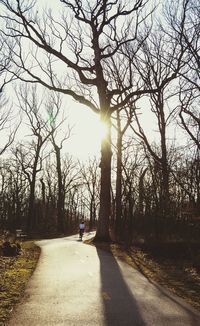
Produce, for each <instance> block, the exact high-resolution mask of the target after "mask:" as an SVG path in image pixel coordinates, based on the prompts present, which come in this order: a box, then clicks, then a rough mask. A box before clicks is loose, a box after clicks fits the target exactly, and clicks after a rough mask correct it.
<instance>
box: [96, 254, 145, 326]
mask: <svg viewBox="0 0 200 326" xmlns="http://www.w3.org/2000/svg"><path fill="white" fill-rule="evenodd" d="M96 250H97V254H98V257H99V260H100V277H101V291H102V301H103V307H104V315H105V322H106V324H105V325H106V326H111V325H115V326H122V325H124V326H129V325H130V326H133V325H134V326H143V325H145V322H144V321H143V319H142V317H141V315H140V312H139V308H138V306H137V303H136V300H135V299H134V297H133V295H132V293H131V292H130V291H129V289H128V287H127V285H126V283H125V281H124V279H123V276H122V274H121V271H120V268H119V266H118V264H117V262H116V260H115V258H114V257H113V255H112V254H111V253H108V252H105V251H103V250H101V249H98V248H96Z"/></svg>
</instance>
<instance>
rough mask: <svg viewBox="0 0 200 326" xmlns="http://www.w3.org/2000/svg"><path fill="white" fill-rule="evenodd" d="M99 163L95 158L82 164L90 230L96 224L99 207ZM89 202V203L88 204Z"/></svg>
mask: <svg viewBox="0 0 200 326" xmlns="http://www.w3.org/2000/svg"><path fill="white" fill-rule="evenodd" d="M98 170H99V164H98V162H97V160H96V159H95V158H94V159H93V160H89V162H88V164H87V165H86V164H84V165H83V164H82V165H81V170H80V172H81V174H82V177H83V185H84V186H85V187H84V188H86V191H87V193H86V194H85V193H84V203H85V205H86V206H87V207H88V209H89V230H92V228H93V227H94V226H95V225H96V219H97V207H98V204H99V173H98ZM87 202H88V205H87V204H86V203H87Z"/></svg>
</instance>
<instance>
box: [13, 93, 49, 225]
mask: <svg viewBox="0 0 200 326" xmlns="http://www.w3.org/2000/svg"><path fill="white" fill-rule="evenodd" d="M29 91H30V92H29ZM18 100H19V106H20V108H21V110H22V111H23V112H24V113H25V115H26V117H27V118H28V124H29V128H30V129H31V131H32V134H31V136H34V137H35V140H34V139H33V140H32V141H31V142H28V143H25V142H23V143H21V144H19V145H18V146H17V147H16V149H15V150H14V152H15V155H16V157H17V159H18V161H19V163H20V164H21V168H22V170H23V172H24V174H25V175H26V177H27V179H28V182H29V187H30V196H29V211H28V220H27V231H28V232H29V231H31V228H33V226H34V202H35V185H36V176H37V174H38V172H40V171H41V169H42V160H43V154H42V153H41V150H42V148H43V146H44V144H45V143H46V142H47V140H48V139H49V137H50V135H51V131H48V128H47V124H48V121H47V120H46V119H44V118H43V117H42V115H41V113H40V111H41V107H42V105H43V103H42V101H40V100H39V99H38V95H37V88H36V87H33V88H32V89H31V90H30V88H28V87H25V88H21V90H20V91H19V95H18Z"/></svg>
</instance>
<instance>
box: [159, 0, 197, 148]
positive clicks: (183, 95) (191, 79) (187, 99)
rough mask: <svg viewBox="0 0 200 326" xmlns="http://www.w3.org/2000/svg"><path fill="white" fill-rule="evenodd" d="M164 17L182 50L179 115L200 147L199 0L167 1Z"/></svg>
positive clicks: (174, 40) (172, 35) (183, 124)
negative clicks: (199, 107) (173, 2)
mask: <svg viewBox="0 0 200 326" xmlns="http://www.w3.org/2000/svg"><path fill="white" fill-rule="evenodd" d="M165 17H166V19H167V22H168V30H169V33H170V34H171V37H172V38H173V42H175V43H179V44H180V46H181V48H182V49H183V52H184V55H183V57H182V63H183V65H182V69H181V70H180V71H179V76H180V82H179V84H180V89H179V100H180V105H179V117H180V121H181V124H182V126H183V128H184V129H185V130H186V132H187V133H188V135H189V137H190V138H191V139H192V141H193V142H194V143H195V144H196V146H197V147H198V149H199V148H200V115H199V110H198V109H197V107H198V106H199V92H200V54H199V30H200V6H199V1H198V0H179V1H177V2H176V4H173V6H171V2H170V3H167V4H166V10H165Z"/></svg>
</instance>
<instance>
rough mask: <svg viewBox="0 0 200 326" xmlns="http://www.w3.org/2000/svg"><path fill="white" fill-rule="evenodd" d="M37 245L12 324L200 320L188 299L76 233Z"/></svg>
mask: <svg viewBox="0 0 200 326" xmlns="http://www.w3.org/2000/svg"><path fill="white" fill-rule="evenodd" d="M89 236H91V235H87V237H89ZM37 244H38V245H39V246H40V247H41V248H42V252H41V256H40V259H39V262H38V265H37V268H36V270H35V272H34V274H33V276H32V278H31V279H30V282H29V284H28V286H27V289H26V291H25V296H24V299H23V301H22V302H21V303H20V304H19V305H18V306H17V308H16V309H15V311H14V312H13V314H12V318H11V320H10V322H9V323H8V325H9V326H50V325H51V326H52V325H59V326H61V325H62V326H72V325H73V326H139V325H141V326H142V325H147V326H153V325H156V326H165V325H166V326H177V325H179V326H190V325H194V326H198V325H200V313H198V312H197V311H195V310H193V309H192V308H191V307H190V306H189V305H187V304H186V303H185V302H184V301H182V300H181V299H179V298H178V297H176V296H173V295H171V294H170V293H169V292H168V291H166V290H164V289H163V288H161V287H158V286H155V285H153V284H152V283H150V282H149V281H148V280H147V279H146V278H145V277H143V276H142V275H141V274H140V273H139V272H138V271H136V270H134V269H133V268H131V267H130V266H128V265H127V264H125V263H122V262H120V261H118V260H116V259H115V258H114V257H113V256H112V255H111V254H109V253H107V252H104V251H102V250H99V249H98V250H97V249H96V248H95V247H92V246H89V245H85V244H83V243H82V242H80V241H79V240H78V236H77V235H75V236H71V237H66V238H62V239H53V240H42V241H38V242H37Z"/></svg>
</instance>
